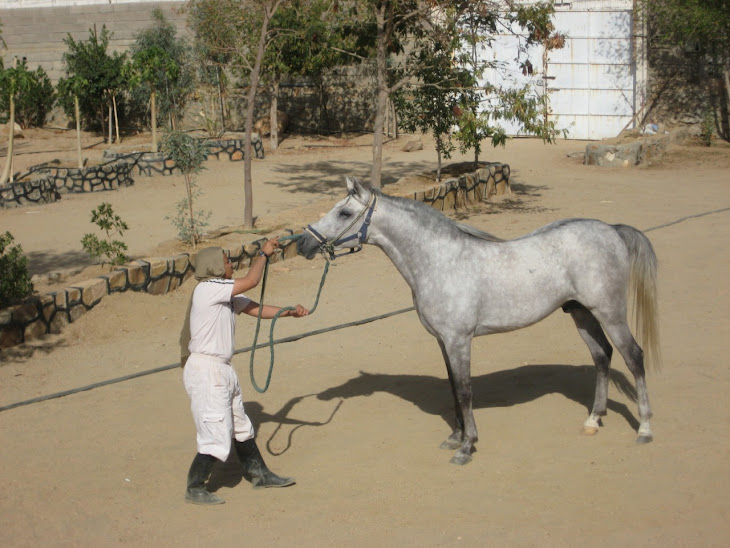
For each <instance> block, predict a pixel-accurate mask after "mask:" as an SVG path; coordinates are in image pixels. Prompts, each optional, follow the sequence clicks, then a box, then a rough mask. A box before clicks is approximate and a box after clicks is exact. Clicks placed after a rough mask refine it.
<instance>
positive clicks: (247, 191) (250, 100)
mask: <svg viewBox="0 0 730 548" xmlns="http://www.w3.org/2000/svg"><path fill="white" fill-rule="evenodd" d="M281 2H282V0H276V1H275V2H274V3H273V4H272V6H271V9H270V10H267V9H266V7H264V20H263V23H262V24H261V33H260V34H259V43H258V47H257V48H256V61H255V63H254V66H253V70H251V81H250V83H249V88H248V94H247V97H246V99H247V104H246V126H245V127H246V135H245V137H244V142H243V224H244V226H245V227H247V228H253V180H252V175H251V162H252V154H251V149H252V148H253V147H252V146H251V132H252V130H253V112H254V108H255V106H256V104H255V101H256V92H257V89H258V86H259V76H260V74H261V62H262V60H263V57H264V53H265V52H266V36H267V34H268V31H269V21H270V20H271V16H272V15H273V14H274V12H276V10H277V8H278V7H279V5H280V4H281Z"/></svg>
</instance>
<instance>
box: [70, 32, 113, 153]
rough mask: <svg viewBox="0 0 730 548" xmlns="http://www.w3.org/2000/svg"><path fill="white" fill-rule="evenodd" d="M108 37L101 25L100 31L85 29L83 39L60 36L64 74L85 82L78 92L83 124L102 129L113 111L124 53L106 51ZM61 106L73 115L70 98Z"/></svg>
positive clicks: (109, 36) (109, 35) (108, 34)
mask: <svg viewBox="0 0 730 548" xmlns="http://www.w3.org/2000/svg"><path fill="white" fill-rule="evenodd" d="M110 38H111V34H110V32H109V31H108V30H107V28H106V25H104V26H103V27H102V29H101V33H97V32H96V29H91V30H89V39H88V40H86V41H76V40H74V38H73V37H72V36H71V35H70V34H69V35H68V36H67V37H66V38H65V39H64V43H65V44H66V46H67V47H68V51H67V52H66V53H64V54H63V62H64V65H65V68H66V77H67V78H69V77H71V76H78V77H79V78H82V79H83V80H85V81H86V82H87V85H86V86H84V88H83V90H81V92H82V94H81V95H79V96H78V97H79V103H80V109H81V117H82V119H83V121H84V125H85V126H87V127H90V128H94V129H98V130H100V131H102V132H103V131H104V128H105V126H106V122H107V120H108V118H111V114H110V113H111V112H113V111H114V101H115V98H116V96H117V94H118V93H119V90H120V89H122V88H123V87H124V77H123V73H122V68H123V66H124V64H125V62H126V55H125V54H120V53H118V52H114V53H112V54H111V55H109V54H108V53H107V49H108V47H109V40H110ZM63 106H64V110H65V111H66V114H67V115H68V116H69V117H71V116H73V115H74V111H73V102H68V101H67V102H64V103H63ZM110 138H111V136H110Z"/></svg>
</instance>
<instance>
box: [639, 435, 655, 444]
mask: <svg viewBox="0 0 730 548" xmlns="http://www.w3.org/2000/svg"><path fill="white" fill-rule="evenodd" d="M653 441H654V436H653V435H651V434H649V435H646V434H642V435H641V436H639V437H638V438H636V443H637V444H644V443H651V442H653Z"/></svg>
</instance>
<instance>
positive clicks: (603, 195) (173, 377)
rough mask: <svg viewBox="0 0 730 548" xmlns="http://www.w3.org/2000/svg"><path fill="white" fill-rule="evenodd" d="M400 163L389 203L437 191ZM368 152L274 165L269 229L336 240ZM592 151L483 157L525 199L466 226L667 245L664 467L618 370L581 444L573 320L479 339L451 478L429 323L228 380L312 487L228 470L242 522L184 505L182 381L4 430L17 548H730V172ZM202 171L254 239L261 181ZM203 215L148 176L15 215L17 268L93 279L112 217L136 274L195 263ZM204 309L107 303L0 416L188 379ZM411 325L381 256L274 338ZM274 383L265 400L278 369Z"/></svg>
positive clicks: (3, 372) (226, 481) (293, 297)
mask: <svg viewBox="0 0 730 548" xmlns="http://www.w3.org/2000/svg"><path fill="white" fill-rule="evenodd" d="M66 137H67V136H66V135H61V134H58V135H53V134H52V135H51V136H47V135H46V136H45V137H43V136H41V135H36V136H35V137H27V138H26V140H25V141H22V142H21V143H20V144H19V146H18V151H19V152H20V153H21V154H20V155H19V156H18V158H17V160H16V170H18V171H19V170H20V169H22V165H19V164H22V163H23V162H25V163H26V164H29V165H32V164H33V163H39V161H45V160H46V159H49V158H52V157H54V156H56V157H59V156H63V155H64V154H67V152H68V149H67V146H68V139H67V138H66ZM43 139H46V140H47V142H45V143H44V142H42V141H43ZM89 139H91V138H89ZM406 139H407V138H401V139H400V141H396V142H390V143H388V144H387V145H386V149H385V167H384V170H383V171H384V174H385V181H386V183H394V182H395V181H397V180H398V179H400V178H401V177H403V176H405V175H409V174H413V173H417V172H421V171H425V170H428V169H432V168H433V167H434V165H433V159H434V157H435V155H434V153H433V151H432V148H431V143H430V141H429V140H428V139H426V141H425V142H426V147H425V149H424V150H423V151H419V152H412V153H404V152H401V150H400V149H401V147H402V145H403V142H405V140H406ZM368 141H369V138H368V137H367V136H363V137H359V138H351V139H327V140H313V139H303V138H297V139H294V138H290V139H287V140H285V141H284V142H283V143H282V147H281V149H280V150H279V151H277V152H276V153H270V152H267V157H266V159H265V160H257V161H256V162H254V181H255V183H254V200H255V201H254V213H255V215H257V216H258V217H259V220H258V222H257V226H259V227H262V228H269V229H273V232H272V233H274V234H275V233H277V232H276V230H277V229H280V228H285V227H290V228H297V227H300V226H302V225H303V224H306V222H309V221H313V220H316V219H317V218H318V217H319V215H320V213H324V212H325V211H327V210H328V209H329V206H330V205H331V204H332V203H334V201H335V200H336V199H337V198H338V197H340V196H342V195H343V189H344V182H343V177H344V175H348V174H353V175H356V176H359V177H361V178H363V179H367V177H368V174H369V167H370V161H371V151H370V149H369V147H368V146H367V144H368ZM86 144H87V145H93V142H91V141H89V142H87V143H86ZM266 144H267V145H268V143H266ZM585 144H586V143H584V142H578V141H561V142H559V143H558V144H556V145H554V146H544V145H543V144H542V143H541V142H539V141H534V140H529V139H520V140H514V141H512V142H510V143H509V144H508V146H507V147H506V148H504V149H496V150H492V149H489V150H487V151H486V154H485V156H486V159H489V160H494V161H500V162H505V163H508V164H510V166H511V168H512V177H511V181H512V190H513V194H512V195H510V196H505V197H500V198H498V199H495V200H494V201H493V202H491V203H486V204H480V205H478V206H474V207H471V208H469V210H461V211H457V212H452V213H450V215H451V216H452V217H454V218H458V219H459V220H460V221H461V222H466V223H469V224H472V225H474V226H476V227H479V228H481V229H484V230H488V231H489V232H492V233H494V234H497V235H499V236H502V237H505V238H510V237H516V236H519V235H522V234H524V233H526V232H529V231H531V230H533V229H535V228H538V227H539V226H542V225H544V224H546V223H548V222H551V221H553V220H557V219H561V218H566V217H593V218H600V219H602V220H605V221H607V222H611V223H619V222H620V223H626V224H630V225H633V226H636V227H637V228H641V229H645V230H648V229H650V230H649V232H648V236H649V237H650V239H651V240H652V242H653V244H654V246H655V248H656V252H657V255H658V257H659V260H660V275H659V282H660V287H659V290H660V327H661V335H662V351H663V355H664V369H663V370H662V371H660V372H650V373H649V376H648V386H649V395H650V398H651V402H652V407H653V410H654V420H653V421H652V426H653V429H654V433H655V441H654V443H651V444H648V445H642V446H637V445H635V443H634V439H635V435H636V433H635V429H636V428H637V426H638V420H637V410H636V404H635V403H634V402H633V401H632V399H631V391H630V390H627V389H626V384H627V383H626V381H630V384H631V385H633V381H632V379H630V374H629V373H628V370H627V368H626V366H625V364H624V363H623V361H622V360H621V359H620V357H619V356H618V355H616V356H615V358H614V372H613V380H614V381H615V382H614V383H613V384H612V386H611V388H610V391H609V398H610V399H609V414H608V416H607V417H606V418H605V419H604V421H603V424H604V427H603V428H601V430H600V432H599V433H598V435H596V436H593V437H586V436H583V435H582V433H581V430H582V423H583V421H584V419H585V417H586V416H587V412H588V409H589V408H590V406H591V404H592V397H593V390H594V378H595V375H594V371H593V367H592V365H591V359H590V356H589V354H588V350H587V348H586V347H585V345H584V344H583V343H582V341H581V339H580V338H579V336H578V334H577V332H576V330H575V328H574V326H573V322H572V320H571V319H570V317H569V316H567V315H565V314H563V313H562V312H560V311H558V312H556V313H555V314H553V315H552V316H550V317H549V318H547V319H546V320H545V321H543V322H541V323H540V324H537V325H535V326H533V327H530V328H527V329H524V330H521V331H517V332H513V333H509V334H503V335H495V336H491V337H482V338H478V339H475V341H474V345H473V366H472V371H473V377H474V391H475V401H474V406H475V418H476V421H477V426H478V428H479V433H480V441H479V442H478V443H477V444H476V447H477V451H476V452H475V453H474V459H473V461H472V462H471V463H470V464H468V465H467V466H464V467H459V466H454V465H451V464H449V458H450V457H451V452H449V451H443V450H441V449H439V444H440V442H441V441H443V440H444V439H445V438H446V437H447V436H448V434H449V433H450V431H451V430H450V426H449V425H450V422H451V420H452V401H451V393H450V390H449V388H448V381H447V380H446V372H445V369H444V366H443V363H442V360H441V356H440V352H439V349H438V345H437V344H436V342H435V340H434V339H432V338H431V337H430V336H429V335H428V334H427V333H426V331H425V330H424V329H423V328H422V327H421V325H420V324H419V322H418V319H417V317H416V315H415V313H414V312H409V313H403V314H398V315H395V316H392V317H389V318H387V319H383V320H379V321H375V322H372V323H367V324H364V325H360V326H358V327H349V328H344V329H339V330H335V331H330V332H327V333H325V334H322V335H317V336H312V337H309V338H305V339H302V340H299V341H297V342H292V343H288V344H283V345H279V346H277V347H276V355H275V357H276V360H275V362H276V363H275V366H274V373H273V379H272V383H271V387H270V389H269V390H268V391H267V392H266V393H263V394H260V393H258V392H256V391H255V390H254V389H253V388H252V387H251V383H250V381H249V354H247V353H241V354H238V355H237V356H236V357H235V358H234V366H235V368H236V370H237V371H238V373H239V377H240V380H241V385H242V387H243V390H244V398H245V400H246V401H247V411H248V412H249V414H250V415H251V417H252V419H253V421H254V423H255V424H256V425H257V428H258V440H259V446H260V447H261V449H262V452H263V453H264V457H265V459H266V460H267V463H268V464H269V466H270V467H271V468H272V469H273V470H274V471H276V472H279V473H282V474H285V475H292V476H295V477H296V479H297V485H295V486H293V487H291V488H287V489H278V490H277V489H270V490H263V491H258V490H253V489H252V488H251V486H250V485H249V484H248V483H247V482H246V481H245V480H242V478H241V474H240V468H239V465H238V462H237V460H236V458H235V457H231V459H230V460H229V462H227V463H226V464H225V465H223V466H220V467H218V468H217V469H216V470H215V471H214V473H213V476H212V478H211V489H213V490H215V491H216V493H217V494H218V495H219V496H221V497H223V498H224V499H226V504H224V505H222V506H218V507H211V508H206V507H199V506H194V505H190V504H185V502H184V500H183V494H184V490H185V479H186V474H187V470H188V467H189V465H190V461H191V459H192V457H193V456H194V454H195V430H194V426H193V423H192V420H191V418H190V412H189V406H188V399H187V395H186V394H185V391H184V389H183V386H182V382H181V370H180V369H177V368H175V369H170V370H167V371H164V372H160V373H155V374H151V375H146V376H142V377H139V378H136V379H133V380H129V381H125V382H119V383H115V384H111V385H107V386H104V387H101V388H96V389H93V390H88V391H83V392H80V393H76V394H73V395H69V396H66V397H62V398H57V399H51V400H48V401H44V402H41V403H35V404H30V405H24V406H21V407H16V408H14V409H10V410H6V411H3V412H0V431H1V432H2V452H1V454H2V463H3V466H2V470H1V471H0V483H2V485H3V486H4V492H3V496H2V497H0V529H2V531H3V533H2V535H3V539H4V544H5V545H7V546H74V547H78V546H118V545H125V546H240V545H242V544H245V545H247V546H282V547H284V546H286V547H289V546H303V547H310V546H333V547H334V546H363V547H365V546H388V547H390V546H393V547H395V546H398V547H402V546H413V547H420V546H474V547H477V546H479V547H481V546H601V547H603V546H605V547H613V546H624V545H632V546H661V547H667V546H677V547H679V546H718V547H719V546H727V545H728V544H730V527H729V525H728V524H729V523H730V505H728V493H730V466H728V462H729V458H730V437H729V436H728V432H730V418H729V417H728V412H727V410H728V407H727V400H728V391H729V390H730V369H729V368H728V364H727V362H726V360H727V355H728V349H729V347H728V333H729V332H730V330H729V327H730V290H729V289H728V287H729V286H728V280H730V246H729V245H728V234H730V211H728V210H727V208H728V207H730V148H728V147H727V145H726V144H725V145H724V146H722V145H721V146H718V147H715V148H712V149H709V150H708V149H702V148H698V147H694V146H679V145H674V146H672V147H671V148H670V151H669V154H668V155H667V156H666V157H665V158H664V159H663V160H661V161H660V162H658V163H656V164H655V165H652V166H649V167H641V168H633V169H607V168H598V167H594V166H584V165H582V163H581V160H580V159H578V158H576V157H575V156H574V155H572V154H571V153H575V152H580V151H582V150H583V149H584V147H585ZM3 146H4V144H3V143H0V148H2V147H3ZM98 150H99V145H96V146H95V147H91V148H89V149H87V154H92V153H96V152H98ZM466 159H468V158H466V157H463V156H460V155H458V154H457V155H456V156H455V157H454V158H453V159H452V161H456V162H458V161H463V160H466ZM1 160H2V161H4V158H2V159H1ZM208 167H209V169H208V170H207V171H205V172H204V173H203V174H202V175H201V178H200V184H201V188H202V190H203V192H204V195H203V198H201V201H200V204H199V205H200V206H201V207H202V208H203V209H210V210H212V212H213V215H212V217H211V221H210V225H211V227H212V228H214V227H222V226H236V225H238V224H240V222H241V220H242V219H241V212H242V209H243V189H242V180H243V175H242V173H243V166H242V164H230V163H210V164H209V166H208ZM384 190H385V192H388V191H389V186H388V185H387V184H386V186H385V188H384ZM183 193H184V189H183V186H182V178H179V177H169V178H154V179H147V180H145V179H141V178H140V179H138V181H137V182H136V183H135V185H134V186H133V187H130V188H125V189H121V190H118V191H114V192H109V193H105V194H104V195H84V196H81V195H80V196H64V198H63V199H62V200H61V201H60V202H59V203H57V204H52V205H48V206H42V207H34V208H23V209H16V210H7V211H0V230H2V231H3V232H4V231H5V230H10V231H11V232H12V233H13V235H14V236H15V238H16V243H20V244H21V245H22V246H23V249H24V251H25V252H26V254H27V255H28V256H29V258H30V268H31V271H32V272H33V273H39V274H40V273H44V272H48V271H50V270H62V269H66V270H67V271H69V272H76V271H78V270H80V269H82V268H84V267H86V268H88V267H89V265H90V264H91V263H90V262H89V260H88V258H87V257H85V256H84V253H83V251H82V250H81V245H80V243H79V242H80V239H81V237H82V236H83V234H84V233H85V232H89V231H92V229H94V228H95V227H94V226H93V225H91V224H90V223H89V216H90V211H91V210H92V209H93V208H95V207H96V206H97V205H98V204H99V203H101V202H102V201H107V202H110V203H112V205H113V206H114V210H115V212H116V213H118V214H119V215H120V216H121V217H122V218H123V219H124V220H125V221H126V222H127V223H128V224H129V226H130V230H129V232H128V233H127V234H125V237H124V240H125V241H126V242H127V243H128V245H129V248H130V253H131V254H132V255H133V256H136V257H142V256H154V255H159V254H164V253H168V252H172V251H175V250H177V249H179V244H177V243H176V242H175V239H174V238H175V231H174V227H173V226H172V224H170V222H169V221H167V220H165V219H164V217H165V216H167V215H170V214H172V213H173V211H174V203H175V202H176V201H177V200H179V199H180V198H181V197H182V196H183ZM226 238H228V240H221V242H223V243H224V244H225V243H226V242H231V241H233V240H234V239H235V240H237V241H238V242H245V241H250V240H252V239H255V237H254V236H252V235H250V234H242V233H240V232H238V233H236V232H234V233H232V234H229V235H228V236H227V237H226ZM322 268H323V260H322V259H316V260H314V261H305V260H304V259H303V258H296V259H293V260H287V261H285V262H280V263H276V264H273V265H272V266H271V269H270V275H269V280H268V284H267V296H266V301H267V302H269V303H271V304H279V305H288V304H294V303H297V302H299V303H302V304H304V305H305V306H311V305H312V303H313V300H314V297H315V295H316V291H317V286H318V284H319V281H320V276H321V274H322ZM77 275H79V276H81V275H84V273H83V272H81V273H79V274H77ZM193 286H194V282H193V281H192V280H191V281H188V282H187V283H186V284H184V285H183V286H182V287H181V288H180V289H179V290H178V291H176V292H174V293H172V294H169V295H164V296H150V295H143V294H120V295H114V296H110V297H107V298H105V299H104V300H103V301H102V303H101V304H100V305H99V306H97V307H96V308H94V309H93V310H92V311H91V312H89V313H87V314H86V315H84V316H83V317H82V318H81V319H80V320H79V321H78V322H76V323H74V324H72V325H70V326H68V327H67V328H66V329H65V331H64V332H63V333H62V334H61V335H60V336H57V337H49V338H48V339H46V340H44V341H40V342H38V343H35V344H32V345H25V346H22V347H17V348H15V349H10V350H6V351H3V352H2V353H0V360H1V365H0V406H6V405H9V404H12V403H15V402H21V401H24V400H28V399H31V398H35V397H38V396H43V395H46V394H52V393H56V392H59V391H64V390H69V389H73V388H77V387H82V386H87V385H89V384H92V383H97V382H101V381H105V380H108V379H114V378H117V377H122V376H125V375H129V374H133V373H139V372H144V371H148V370H151V369H153V368H157V367H162V366H165V365H168V364H173V363H175V362H176V361H177V360H178V359H179V349H178V345H177V340H178V335H179V331H180V325H181V322H182V319H183V316H184V312H185V307H186V305H187V302H188V299H189V295H190V292H191V291H192V288H193ZM41 289H46V288H45V287H41ZM257 295H258V293H257V292H256V291H254V294H253V296H254V297H255V296H257ZM411 305H412V302H411V299H410V291H409V289H408V287H407V286H406V284H405V282H404V281H403V279H402V278H401V277H400V275H399V274H398V273H397V272H396V270H395V268H394V267H393V266H392V265H391V263H390V262H389V261H388V260H387V258H386V257H385V256H384V255H383V254H382V253H381V252H380V251H379V250H378V249H377V248H375V247H371V246H368V247H366V248H365V250H364V251H363V252H362V253H359V254H357V255H353V256H350V257H345V258H342V259H338V260H337V261H336V264H335V266H333V267H332V268H331V269H330V273H329V276H328V278H327V282H326V285H325V288H324V291H323V294H322V297H321V300H320V303H319V306H318V308H317V310H316V312H315V313H314V314H313V315H312V316H309V317H307V318H304V319H299V320H295V319H283V320H281V321H280V322H279V323H278V324H277V333H276V336H277V338H279V337H286V336H289V335H294V334H298V333H305V332H310V331H313V330H317V329H322V328H326V327H331V326H338V325H341V324H345V323H348V322H354V321H357V320H362V319H364V318H370V317H373V316H377V315H381V314H385V313H387V312H392V311H396V310H400V309H403V308H407V307H410V306H411ZM254 327H255V321H253V320H251V319H246V317H243V318H240V319H239V322H238V331H237V335H236V339H237V348H244V347H247V346H249V345H250V344H251V342H252V339H253V330H254ZM262 333H263V334H264V337H265V336H267V335H268V327H267V326H264V328H263V329H262ZM255 361H256V366H255V374H256V379H257V381H258V383H259V384H262V383H263V381H264V380H265V376H266V369H267V366H268V363H269V354H268V352H267V351H263V350H260V351H258V352H257V353H256V360H255Z"/></svg>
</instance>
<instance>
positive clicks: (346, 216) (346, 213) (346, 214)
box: [340, 209, 352, 219]
mask: <svg viewBox="0 0 730 548" xmlns="http://www.w3.org/2000/svg"><path fill="white" fill-rule="evenodd" d="M340 217H342V218H343V219H349V218H350V217H352V213H350V212H349V211H347V210H346V209H343V210H341V211H340Z"/></svg>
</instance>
